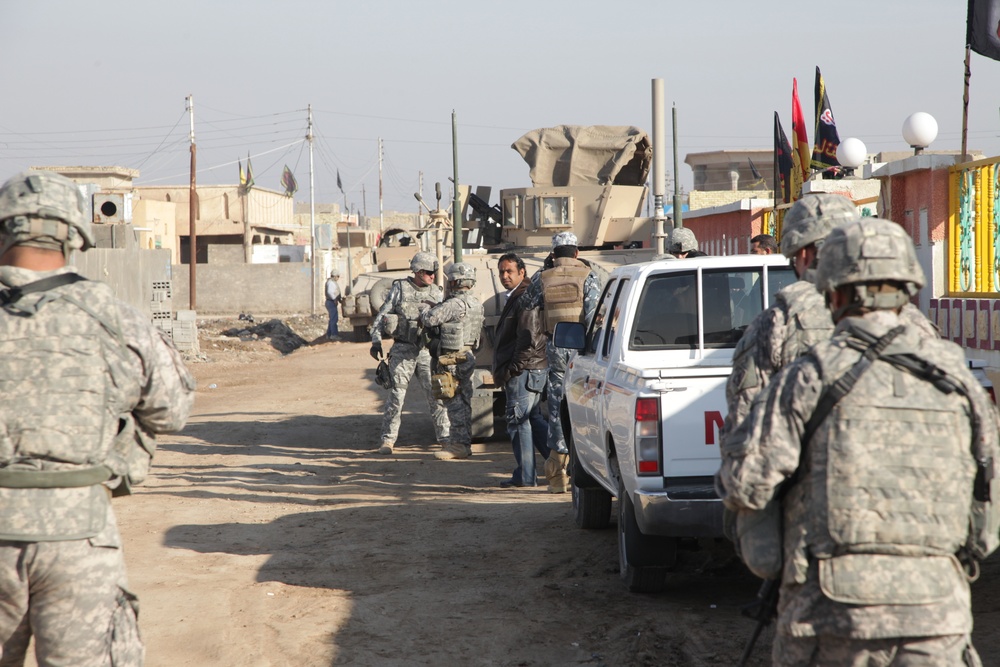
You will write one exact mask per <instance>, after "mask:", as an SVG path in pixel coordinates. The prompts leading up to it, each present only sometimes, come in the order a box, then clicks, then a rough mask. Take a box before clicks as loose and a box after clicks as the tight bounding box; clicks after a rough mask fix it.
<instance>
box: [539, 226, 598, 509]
mask: <svg viewBox="0 0 1000 667" xmlns="http://www.w3.org/2000/svg"><path fill="white" fill-rule="evenodd" d="M577 243H578V241H577V238H576V234H574V233H572V232H559V233H558V234H555V235H554V236H553V237H552V254H553V262H554V266H553V267H552V268H550V269H545V270H544V271H540V272H539V273H536V274H535V275H534V276H532V277H531V285H529V286H528V289H527V291H525V293H524V296H523V297H521V298H522V299H524V308H525V310H530V309H532V308H541V309H542V311H543V312H542V320H543V322H544V323H545V334H546V336H548V339H549V342H548V345H547V346H546V350H545V352H546V357H547V358H548V362H549V384H548V398H547V399H546V400H547V402H548V410H549V443H548V444H549V458H548V459H546V461H545V468H544V469H545V478H546V480H548V489H549V492H550V493H566V492H567V491H569V475H568V474H567V472H566V464H568V463H569V449H568V448H567V447H566V437H565V436H564V435H563V428H562V418H561V416H560V412H559V409H560V405H561V404H562V400H563V396H564V395H565V386H564V382H565V378H566V367H567V365H568V364H569V357H570V354H572V352H571V350H567V349H564V348H560V347H556V346H555V345H554V344H553V343H552V329H553V328H554V327H555V324H556V323H557V322H582V323H584V324H586V323H587V322H589V321H590V320H591V318H592V317H593V316H594V310H596V309H597V300H598V298H600V296H601V288H602V285H601V280H600V277H599V275H598V273H597V272H596V271H594V270H593V269H591V268H590V265H589V264H586V263H584V262H583V261H581V260H580V259H579V258H578V257H577V255H579V248H578V247H577Z"/></svg>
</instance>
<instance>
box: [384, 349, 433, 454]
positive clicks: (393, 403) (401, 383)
mask: <svg viewBox="0 0 1000 667" xmlns="http://www.w3.org/2000/svg"><path fill="white" fill-rule="evenodd" d="M389 373H390V374H391V375H392V379H393V382H394V383H395V387H394V388H393V390H392V391H390V392H389V394H388V396H386V399H385V414H384V415H383V417H382V442H389V443H393V444H395V442H396V437H397V436H398V435H399V423H400V419H401V415H402V411H403V401H405V400H406V390H407V387H408V386H409V384H410V378H412V377H413V376H414V375H416V377H417V381H418V382H419V383H420V388H421V389H423V391H424V395H425V396H426V397H427V409H428V410H429V411H430V413H431V418H432V419H433V420H434V432H435V433H436V434H437V439H438V442H446V441H447V440H448V433H449V431H450V425H449V422H448V413H447V411H446V410H445V408H444V405H443V404H442V403H441V401H439V400H437V399H435V398H434V395H433V394H432V393H431V353H430V352H428V351H427V348H418V347H416V346H414V345H409V344H407V343H395V344H393V346H392V349H391V350H390V351H389Z"/></svg>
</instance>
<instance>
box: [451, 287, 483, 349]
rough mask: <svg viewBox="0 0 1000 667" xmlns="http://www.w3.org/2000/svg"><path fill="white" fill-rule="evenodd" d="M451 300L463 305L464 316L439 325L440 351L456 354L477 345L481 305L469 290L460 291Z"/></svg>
mask: <svg viewBox="0 0 1000 667" xmlns="http://www.w3.org/2000/svg"><path fill="white" fill-rule="evenodd" d="M451 298H453V299H458V300H460V301H462V302H463V303H464V304H465V316H464V317H463V318H462V319H461V320H459V321H457V322H446V323H444V324H442V325H441V350H442V351H444V352H457V351H459V350H463V349H473V348H475V347H477V346H478V345H479V336H480V334H481V333H482V330H483V304H481V303H480V302H479V299H477V298H476V297H475V296H474V295H473V294H472V293H471V292H470V291H469V290H461V291H459V292H457V293H455V295H454V296H452V297H451Z"/></svg>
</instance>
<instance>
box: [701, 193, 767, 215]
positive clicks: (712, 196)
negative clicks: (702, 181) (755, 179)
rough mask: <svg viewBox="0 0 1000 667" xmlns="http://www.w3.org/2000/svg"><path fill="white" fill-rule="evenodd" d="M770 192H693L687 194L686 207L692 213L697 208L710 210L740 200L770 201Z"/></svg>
mask: <svg viewBox="0 0 1000 667" xmlns="http://www.w3.org/2000/svg"><path fill="white" fill-rule="evenodd" d="M772 196H773V193H772V192H771V191H770V190H708V191H703V190H693V191H691V192H689V193H688V207H689V208H690V209H691V210H692V211H693V210H695V209H699V208H712V207H713V206H724V205H726V204H732V203H733V202H738V201H740V200H741V199H754V198H756V199H771V197H772Z"/></svg>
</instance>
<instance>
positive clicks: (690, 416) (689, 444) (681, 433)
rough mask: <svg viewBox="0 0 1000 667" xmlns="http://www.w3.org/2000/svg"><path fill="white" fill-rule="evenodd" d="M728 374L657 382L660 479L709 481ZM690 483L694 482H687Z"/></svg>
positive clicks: (715, 465)
mask: <svg viewBox="0 0 1000 667" xmlns="http://www.w3.org/2000/svg"><path fill="white" fill-rule="evenodd" d="M728 375H729V374H728V373H720V374H718V375H711V376H700V377H681V378H672V379H668V380H660V381H659V382H658V383H656V384H657V387H656V388H657V389H659V390H660V392H661V393H660V433H661V439H662V456H663V467H662V470H663V476H664V478H665V479H664V482H665V486H667V487H668V488H669V486H670V485H669V483H667V482H668V480H669V479H670V478H678V477H686V478H692V477H711V476H712V475H714V474H715V472H716V471H717V470H718V469H719V429H720V428H721V427H722V416H723V414H724V413H725V409H726V380H727V378H728ZM691 481H692V482H693V481H694V480H691Z"/></svg>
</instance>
